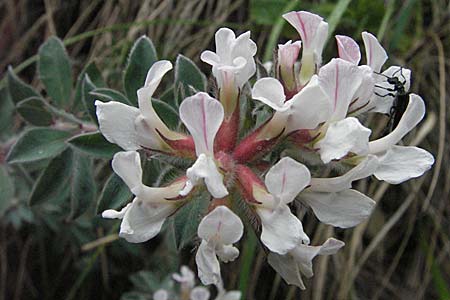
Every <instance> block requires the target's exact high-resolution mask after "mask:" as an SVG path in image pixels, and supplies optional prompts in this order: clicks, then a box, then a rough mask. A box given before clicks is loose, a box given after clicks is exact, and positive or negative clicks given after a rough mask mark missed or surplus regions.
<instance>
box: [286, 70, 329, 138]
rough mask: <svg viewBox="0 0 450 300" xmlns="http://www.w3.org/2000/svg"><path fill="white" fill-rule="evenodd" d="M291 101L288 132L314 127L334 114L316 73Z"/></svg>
mask: <svg viewBox="0 0 450 300" xmlns="http://www.w3.org/2000/svg"><path fill="white" fill-rule="evenodd" d="M289 102H290V104H291V106H290V109H289V112H288V113H289V118H288V123H287V128H286V133H289V132H292V131H295V130H300V129H314V128H316V127H317V126H318V125H319V124H320V123H323V122H325V121H327V120H328V119H329V118H330V116H331V114H332V106H331V103H330V100H329V98H328V96H327V94H325V92H324V90H323V89H322V87H321V86H320V84H319V81H318V77H317V76H316V75H314V76H313V77H312V78H311V80H310V81H309V83H308V84H307V85H306V86H305V87H304V88H303V89H302V90H301V91H300V93H298V94H296V95H295V96H294V97H292V99H291V100H289Z"/></svg>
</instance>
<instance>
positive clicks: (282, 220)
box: [253, 157, 311, 254]
mask: <svg viewBox="0 0 450 300" xmlns="http://www.w3.org/2000/svg"><path fill="white" fill-rule="evenodd" d="M310 179H311V175H310V173H309V170H308V169H307V168H306V167H305V166H304V165H303V164H301V163H298V162H296V161H295V160H293V159H292V158H289V157H284V158H282V159H281V160H280V161H279V162H278V163H277V164H275V165H274V166H273V167H272V168H270V170H269V172H267V174H266V177H265V185H266V187H267V190H268V192H269V193H267V191H265V189H262V188H261V187H258V186H257V185H254V186H253V197H254V198H255V200H256V201H258V202H259V204H255V206H254V207H255V210H256V213H257V214H258V216H259V217H260V219H261V225H262V233H261V241H262V242H263V244H264V245H265V246H267V248H269V250H270V251H272V252H276V253H279V254H286V253H287V252H288V251H289V250H291V249H293V248H294V247H295V246H296V245H298V244H299V243H300V242H301V241H304V242H306V243H309V238H308V236H307V235H306V234H305V233H304V232H303V226H302V223H301V222H300V220H299V219H298V218H297V217H296V216H295V215H294V214H292V212H291V210H290V209H289V207H288V203H290V202H292V201H293V200H294V199H295V197H296V196H297V194H298V193H300V191H302V190H303V189H304V188H305V187H306V186H307V185H308V184H309V182H310Z"/></svg>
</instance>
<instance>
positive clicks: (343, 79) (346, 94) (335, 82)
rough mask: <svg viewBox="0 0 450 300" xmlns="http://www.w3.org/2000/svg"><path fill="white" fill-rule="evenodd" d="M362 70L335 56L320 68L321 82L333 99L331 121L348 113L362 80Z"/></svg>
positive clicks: (337, 119)
mask: <svg viewBox="0 0 450 300" xmlns="http://www.w3.org/2000/svg"><path fill="white" fill-rule="evenodd" d="M361 72H362V70H361V69H359V68H358V66H355V65H354V64H352V63H349V62H348V61H345V60H343V59H340V58H333V59H332V60H331V61H330V62H329V63H327V64H326V65H324V66H323V67H321V68H320V70H319V82H320V85H321V86H322V88H323V90H324V91H325V93H326V94H327V95H328V98H329V99H330V101H331V106H332V110H333V115H332V116H331V119H330V121H339V120H342V119H344V118H345V116H346V115H347V111H348V107H349V105H350V103H351V102H352V100H353V99H354V96H355V93H356V91H357V90H358V89H359V87H360V85H361V82H362V73H361Z"/></svg>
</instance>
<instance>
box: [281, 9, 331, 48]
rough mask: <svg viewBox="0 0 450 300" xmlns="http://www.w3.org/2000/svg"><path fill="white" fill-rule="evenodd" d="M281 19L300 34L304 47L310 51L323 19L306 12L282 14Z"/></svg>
mask: <svg viewBox="0 0 450 300" xmlns="http://www.w3.org/2000/svg"><path fill="white" fill-rule="evenodd" d="M283 18H284V19H285V20H286V21H288V22H289V24H291V25H292V26H293V27H294V28H295V29H296V30H297V32H298V33H299V34H300V37H301V39H302V42H303V45H304V47H305V48H307V49H310V48H311V47H312V46H313V43H314V40H315V39H316V32H317V29H318V27H319V25H321V23H322V20H323V18H322V17H320V16H318V15H316V14H312V13H310V12H307V11H291V12H288V13H286V14H284V15H283Z"/></svg>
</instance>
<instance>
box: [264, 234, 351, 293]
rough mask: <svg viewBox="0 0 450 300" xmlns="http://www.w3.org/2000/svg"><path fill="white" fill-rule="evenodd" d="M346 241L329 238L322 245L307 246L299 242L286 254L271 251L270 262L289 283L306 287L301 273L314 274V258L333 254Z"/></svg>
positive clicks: (309, 275) (310, 275) (307, 275)
mask: <svg viewBox="0 0 450 300" xmlns="http://www.w3.org/2000/svg"><path fill="white" fill-rule="evenodd" d="M344 245H345V244H344V242H342V241H339V240H336V239H334V238H329V239H327V240H326V242H325V243H324V244H323V245H321V246H307V245H303V244H299V245H298V246H297V247H296V248H295V249H293V250H291V251H289V253H287V254H286V255H279V254H276V253H270V254H269V256H268V262H269V264H270V265H271V266H272V267H273V268H274V269H275V270H276V271H277V272H278V273H279V274H280V275H281V277H282V278H283V279H284V280H285V281H286V282H287V283H288V284H292V285H296V286H298V287H299V288H301V289H302V290H304V289H305V285H304V284H303V280H302V277H301V274H303V275H304V276H306V277H308V278H310V277H312V276H313V275H314V274H313V268H312V260H313V259H314V257H316V256H317V255H332V254H335V253H336V252H337V251H338V250H339V249H340V248H342V247H343V246H344Z"/></svg>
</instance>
